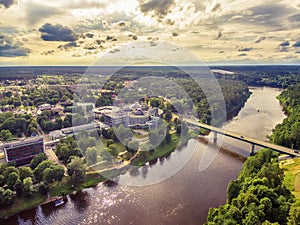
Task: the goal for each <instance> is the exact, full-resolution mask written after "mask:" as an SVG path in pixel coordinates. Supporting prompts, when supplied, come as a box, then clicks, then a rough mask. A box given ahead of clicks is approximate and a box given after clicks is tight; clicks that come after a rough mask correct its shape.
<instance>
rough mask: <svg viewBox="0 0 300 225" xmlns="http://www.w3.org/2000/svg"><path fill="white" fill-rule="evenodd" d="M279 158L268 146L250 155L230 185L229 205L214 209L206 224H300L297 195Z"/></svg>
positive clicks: (209, 214)
mask: <svg viewBox="0 0 300 225" xmlns="http://www.w3.org/2000/svg"><path fill="white" fill-rule="evenodd" d="M277 157H278V155H277V154H275V153H273V152H272V151H271V150H268V149H263V150H261V151H259V152H258V153H257V154H256V155H255V156H253V157H249V158H248V159H247V160H246V161H245V164H244V166H243V169H242V171H241V172H240V174H239V176H238V178H237V179H236V180H233V181H231V182H230V184H229V186H228V189H227V202H226V204H225V205H222V206H220V207H219V208H211V209H210V210H209V213H208V218H207V223H206V224H207V225H213V224H215V225H216V224H220V225H225V224H227V225H228V224H247V225H250V224H253V225H256V224H264V225H267V224H278V225H279V224H280V225H284V224H288V225H296V224H299V223H298V222H299V221H300V214H299V209H300V208H296V207H291V206H292V204H293V203H294V201H295V200H294V196H293V195H292V194H291V192H290V191H289V190H288V189H287V188H286V186H285V185H284V184H283V178H284V174H283V171H282V169H281V168H280V167H279V163H278V160H277ZM297 221H298V222H297Z"/></svg>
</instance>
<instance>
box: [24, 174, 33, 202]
mask: <svg viewBox="0 0 300 225" xmlns="http://www.w3.org/2000/svg"><path fill="white" fill-rule="evenodd" d="M32 194H33V182H32V179H31V177H27V178H25V179H24V180H23V195H24V196H25V197H30V196H32Z"/></svg>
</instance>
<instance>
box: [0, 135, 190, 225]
mask: <svg viewBox="0 0 300 225" xmlns="http://www.w3.org/2000/svg"><path fill="white" fill-rule="evenodd" d="M171 137H172V138H171V142H170V143H169V144H166V145H161V146H158V147H157V148H156V149H155V151H154V152H153V153H152V154H149V155H148V156H147V157H146V158H137V159H136V160H134V162H132V163H131V164H132V166H135V168H139V167H141V166H143V165H145V164H146V163H147V162H151V161H152V162H153V161H155V160H158V159H159V158H161V157H168V156H169V155H170V154H171V153H172V152H173V151H175V150H176V149H177V148H178V147H180V146H182V145H184V144H186V143H187V142H188V141H189V140H190V139H191V138H194V137H196V133H194V132H189V134H188V135H187V136H185V137H182V138H180V137H179V136H178V135H176V134H171ZM128 168H129V167H128V165H124V166H122V167H119V168H112V169H110V170H106V171H103V172H101V173H99V172H97V171H95V172H94V173H87V174H86V179H85V180H84V181H83V182H81V183H80V184H78V185H77V186H74V185H73V183H72V181H71V177H69V176H65V177H63V179H62V180H61V181H55V182H53V183H51V184H50V187H49V198H48V197H47V196H46V195H45V196H43V195H41V194H40V193H36V194H34V195H33V197H31V198H29V199H28V198H16V200H15V202H14V203H13V204H12V205H11V206H9V207H8V208H5V209H1V210H0V222H1V220H2V219H7V218H8V217H10V216H13V215H14V214H17V213H20V212H22V211H25V210H29V209H32V208H35V207H37V206H39V205H44V204H49V203H51V202H52V201H54V200H55V199H57V198H59V197H62V196H66V195H70V194H74V193H76V192H78V191H81V190H83V189H86V188H90V187H95V186H97V185H98V184H99V183H102V182H105V181H108V180H110V179H113V178H115V177H117V176H119V175H121V174H123V173H126V172H128Z"/></svg>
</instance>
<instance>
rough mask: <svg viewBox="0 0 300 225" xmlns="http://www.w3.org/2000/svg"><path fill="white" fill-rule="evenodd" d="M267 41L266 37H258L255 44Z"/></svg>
mask: <svg viewBox="0 0 300 225" xmlns="http://www.w3.org/2000/svg"><path fill="white" fill-rule="evenodd" d="M265 39H266V37H264V36H262V37H261V36H259V37H257V38H256V40H255V43H260V42H261V41H263V40H265Z"/></svg>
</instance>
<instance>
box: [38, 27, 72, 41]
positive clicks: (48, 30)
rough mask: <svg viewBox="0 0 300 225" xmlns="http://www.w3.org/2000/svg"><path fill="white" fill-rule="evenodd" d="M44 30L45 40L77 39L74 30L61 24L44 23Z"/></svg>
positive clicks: (41, 29) (41, 30)
mask: <svg viewBox="0 0 300 225" xmlns="http://www.w3.org/2000/svg"><path fill="white" fill-rule="evenodd" d="M39 31H40V32H42V35H41V38H42V39H43V40H44V41H76V40H77V37H76V35H75V34H74V33H73V31H72V30H71V29H70V28H68V27H65V26H62V25H60V24H56V25H52V24H50V23H46V24H44V25H43V26H42V27H41V28H40V29H39Z"/></svg>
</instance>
